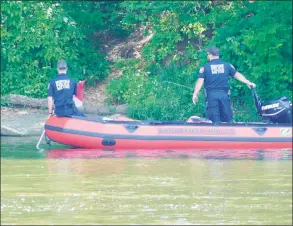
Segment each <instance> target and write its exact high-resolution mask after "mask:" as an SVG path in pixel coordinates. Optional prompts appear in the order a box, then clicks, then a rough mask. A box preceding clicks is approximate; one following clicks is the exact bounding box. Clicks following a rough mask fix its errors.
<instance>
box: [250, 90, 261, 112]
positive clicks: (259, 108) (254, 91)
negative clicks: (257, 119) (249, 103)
mask: <svg viewBox="0 0 293 226" xmlns="http://www.w3.org/2000/svg"><path fill="white" fill-rule="evenodd" d="M251 90H252V95H253V97H254V103H255V106H256V110H257V113H258V114H259V115H260V116H261V106H262V101H261V99H260V98H259V96H258V94H257V92H256V89H255V88H251Z"/></svg>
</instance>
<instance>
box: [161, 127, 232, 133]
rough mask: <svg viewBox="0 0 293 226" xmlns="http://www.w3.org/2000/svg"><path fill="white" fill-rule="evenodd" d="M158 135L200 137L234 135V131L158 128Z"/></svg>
mask: <svg viewBox="0 0 293 226" xmlns="http://www.w3.org/2000/svg"><path fill="white" fill-rule="evenodd" d="M158 133H159V134H162V133H165V134H176V133H178V134H200V135H235V130H234V129H232V128H231V129H220V128H159V129H158Z"/></svg>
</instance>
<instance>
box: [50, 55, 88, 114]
mask: <svg viewBox="0 0 293 226" xmlns="http://www.w3.org/2000/svg"><path fill="white" fill-rule="evenodd" d="M57 71H58V75H57V76H56V77H55V78H54V79H52V80H51V81H50V83H49V85H48V109H49V114H50V115H51V114H53V103H54V105H55V112H54V113H55V114H56V115H57V116H60V117H66V116H85V115H84V114H83V113H82V112H80V111H79V110H78V109H77V107H76V106H75V103H74V99H75V98H76V97H75V96H76V91H77V83H76V81H74V80H73V79H71V78H70V77H69V76H68V75H67V63H66V61H65V60H59V61H58V62H57Z"/></svg>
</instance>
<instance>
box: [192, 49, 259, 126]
mask: <svg viewBox="0 0 293 226" xmlns="http://www.w3.org/2000/svg"><path fill="white" fill-rule="evenodd" d="M206 51H207V57H208V60H209V62H208V63H206V64H205V65H203V66H202V67H201V68H200V70H199V75H198V79H197V81H196V84H195V88H194V92H193V97H192V101H193V103H194V104H196V102H197V101H198V93H199V91H200V89H201V87H202V85H203V84H204V88H205V95H206V100H207V117H208V118H209V119H210V120H211V121H212V122H213V123H218V122H233V113H232V109H231V105H230V99H229V83H228V79H229V76H231V77H234V78H236V79H237V80H239V81H240V82H242V83H245V84H246V85H247V86H248V87H249V88H251V87H256V85H255V84H254V83H253V82H250V81H249V80H247V79H246V78H245V77H244V75H242V74H241V73H239V72H238V71H236V70H235V68H234V67H233V65H232V64H230V63H227V62H225V61H223V60H221V59H220V57H219V55H220V51H219V49H218V48H216V47H215V46H212V47H209V48H207V50H206Z"/></svg>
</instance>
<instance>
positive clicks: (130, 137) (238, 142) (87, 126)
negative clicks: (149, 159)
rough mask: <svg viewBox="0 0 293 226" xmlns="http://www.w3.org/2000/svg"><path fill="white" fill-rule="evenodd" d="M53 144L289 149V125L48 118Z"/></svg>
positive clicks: (46, 126) (136, 147)
mask: <svg viewBox="0 0 293 226" xmlns="http://www.w3.org/2000/svg"><path fill="white" fill-rule="evenodd" d="M45 131H46V135H47V137H48V138H49V139H51V140H52V141H54V142H57V143H61V144H66V145H69V146H74V147H80V148H89V149H93V148H96V149H97V148H99V149H112V150H115V149H164V150H166V149H171V150H172V149H194V148H201V149H205V148H206V149H214V148H227V149H231V148H237V149H251V148H253V149H255V148H256V149H263V148H292V124H273V123H271V124H265V123H233V124H225V123H222V124H218V125H214V124H211V123H208V122H199V123H194V122H183V121H182V122H176V121H134V120H131V119H127V118H126V119H125V118H124V119H117V120H102V119H93V118H83V117H72V118H67V117H57V116H52V117H50V118H49V119H48V120H47V121H46V123H45Z"/></svg>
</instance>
